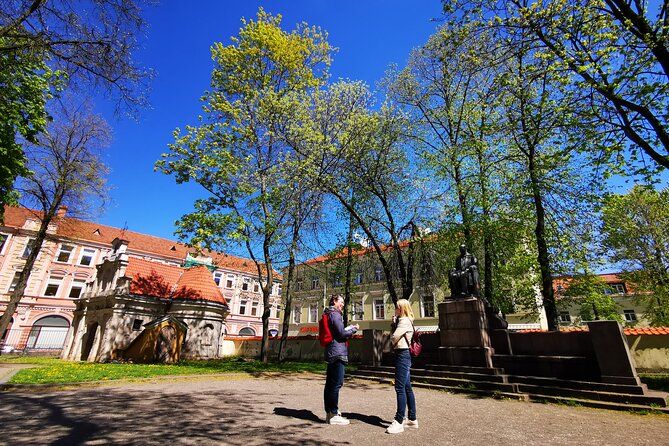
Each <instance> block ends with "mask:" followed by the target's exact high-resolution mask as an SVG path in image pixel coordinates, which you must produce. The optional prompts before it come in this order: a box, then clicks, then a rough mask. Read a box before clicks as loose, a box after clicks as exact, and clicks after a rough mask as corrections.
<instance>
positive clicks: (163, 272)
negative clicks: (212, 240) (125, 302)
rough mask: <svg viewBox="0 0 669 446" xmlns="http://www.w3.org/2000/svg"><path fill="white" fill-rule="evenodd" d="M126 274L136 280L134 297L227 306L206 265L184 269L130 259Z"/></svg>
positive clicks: (132, 282)
mask: <svg viewBox="0 0 669 446" xmlns="http://www.w3.org/2000/svg"><path fill="white" fill-rule="evenodd" d="M125 275H126V277H129V278H131V279H132V281H131V282H130V292H131V293H132V294H139V295H142V296H153V297H162V298H172V299H191V300H207V301H211V302H218V303H221V304H227V301H226V300H225V297H223V294H221V291H220V290H219V288H218V287H217V286H216V283H215V282H214V278H213V276H212V274H211V271H209V269H208V268H207V267H206V266H203V265H198V266H193V267H190V268H182V267H179V266H174V265H166V264H164V263H159V262H153V261H150V260H144V259H138V258H134V257H130V259H129V260H128V267H127V268H126V271H125Z"/></svg>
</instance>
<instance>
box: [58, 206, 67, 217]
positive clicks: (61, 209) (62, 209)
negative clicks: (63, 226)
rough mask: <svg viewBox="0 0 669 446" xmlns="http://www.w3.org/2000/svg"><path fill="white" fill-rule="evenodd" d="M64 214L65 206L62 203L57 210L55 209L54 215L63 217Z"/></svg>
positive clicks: (65, 211) (65, 212)
mask: <svg viewBox="0 0 669 446" xmlns="http://www.w3.org/2000/svg"><path fill="white" fill-rule="evenodd" d="M65 214H67V206H65V205H64V204H63V205H61V206H60V207H59V208H58V211H56V217H58V218H63V217H65Z"/></svg>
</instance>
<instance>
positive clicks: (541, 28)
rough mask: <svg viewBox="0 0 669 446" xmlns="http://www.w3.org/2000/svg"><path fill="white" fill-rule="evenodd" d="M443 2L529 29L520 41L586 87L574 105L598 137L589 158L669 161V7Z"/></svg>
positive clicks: (644, 168) (614, 2)
mask: <svg viewBox="0 0 669 446" xmlns="http://www.w3.org/2000/svg"><path fill="white" fill-rule="evenodd" d="M443 4H444V8H445V10H446V11H448V12H449V13H452V12H453V11H458V13H459V14H460V15H461V16H462V17H468V18H467V20H471V19H472V17H475V18H474V20H479V21H481V22H485V23H486V24H487V25H488V26H491V27H496V28H499V29H504V30H505V31H508V32H515V30H517V29H519V28H521V29H523V30H524V31H525V32H526V34H525V35H526V39H525V42H526V43H527V44H528V45H531V46H532V47H533V48H534V49H536V50H537V51H540V52H541V53H542V55H543V57H545V58H546V60H548V61H549V62H550V63H551V67H552V69H553V70H554V71H555V72H556V73H558V74H559V75H560V77H561V80H562V82H564V84H565V85H566V86H568V87H569V88H570V89H572V90H575V91H580V92H583V93H585V94H582V95H581V96H580V103H579V107H578V110H579V111H580V113H581V118H582V119H583V120H585V121H588V122H589V123H590V125H591V127H592V129H593V131H594V132H593V133H599V135H598V136H597V137H598V138H599V137H601V138H602V139H603V141H602V144H597V145H594V144H593V145H591V146H590V147H589V148H588V149H589V150H590V153H591V155H592V157H593V158H595V159H598V160H599V161H600V162H603V163H609V162H611V163H613V164H614V166H616V167H619V166H620V165H621V164H624V165H625V166H626V167H627V170H629V167H632V168H633V169H634V170H635V171H636V172H638V173H642V174H650V173H652V172H653V171H655V170H656V169H657V168H660V169H666V168H669V126H668V124H667V100H668V99H669V97H668V95H669V83H668V82H667V81H668V77H669V45H668V43H667V36H668V33H669V31H668V30H669V27H668V26H667V21H668V20H669V17H668V14H669V13H668V11H667V5H666V4H665V3H664V2H648V1H644V0H641V1H637V0H578V1H571V0H511V1H500V0H473V1H472V0H444V2H443ZM469 13H472V14H469ZM593 136H594V135H593ZM625 141H626V142H627V144H625V143H624V142H625ZM624 148H627V149H628V150H627V151H626V152H624V151H623V150H622V149H624ZM614 170H615V171H617V169H614Z"/></svg>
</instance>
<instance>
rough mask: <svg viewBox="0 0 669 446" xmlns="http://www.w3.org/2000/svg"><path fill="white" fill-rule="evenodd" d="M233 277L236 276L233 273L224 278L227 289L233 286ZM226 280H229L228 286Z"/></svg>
mask: <svg viewBox="0 0 669 446" xmlns="http://www.w3.org/2000/svg"><path fill="white" fill-rule="evenodd" d="M235 278H236V276H235V275H234V274H228V275H227V276H226V278H225V287H226V288H227V289H232V288H234V287H235ZM228 282H230V286H228Z"/></svg>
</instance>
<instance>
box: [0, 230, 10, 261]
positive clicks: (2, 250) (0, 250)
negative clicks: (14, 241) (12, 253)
mask: <svg viewBox="0 0 669 446" xmlns="http://www.w3.org/2000/svg"><path fill="white" fill-rule="evenodd" d="M0 235H4V236H5V237H6V238H5V241H4V242H3V243H2V246H0V256H1V255H4V254H5V251H7V246H9V240H10V239H11V238H12V234H7V233H6V232H0Z"/></svg>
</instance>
